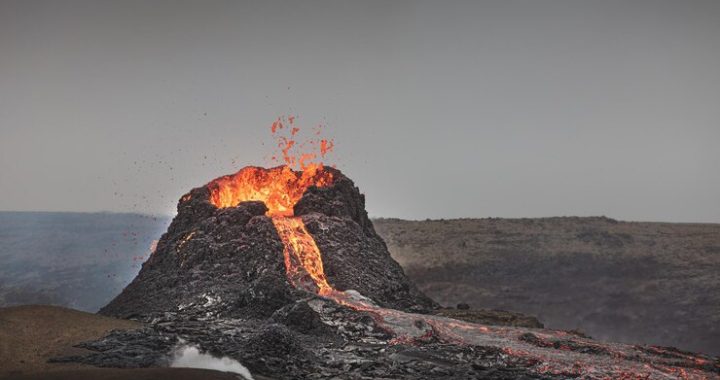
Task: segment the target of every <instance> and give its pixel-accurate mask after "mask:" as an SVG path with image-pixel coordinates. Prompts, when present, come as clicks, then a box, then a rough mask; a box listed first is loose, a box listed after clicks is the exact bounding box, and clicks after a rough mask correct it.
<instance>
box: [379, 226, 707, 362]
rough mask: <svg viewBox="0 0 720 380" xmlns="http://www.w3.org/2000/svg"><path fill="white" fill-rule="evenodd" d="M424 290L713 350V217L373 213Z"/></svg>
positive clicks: (619, 335) (596, 330)
mask: <svg viewBox="0 0 720 380" xmlns="http://www.w3.org/2000/svg"><path fill="white" fill-rule="evenodd" d="M374 224H375V228H376V230H377V231H378V233H379V234H380V235H381V236H382V237H383V238H384V239H385V241H386V243H387V244H388V247H389V249H390V252H391V254H392V255H393V257H394V258H395V260H397V261H398V262H399V263H400V264H401V265H402V266H403V267H404V269H405V272H406V273H407V274H408V276H409V277H410V278H411V279H412V280H413V281H414V282H415V283H416V284H417V285H418V287H419V288H420V289H421V290H422V291H423V292H425V293H426V294H427V295H429V296H430V297H432V298H433V299H435V300H436V301H438V302H440V303H441V304H444V305H455V304H457V303H460V302H465V303H468V304H470V305H471V306H472V307H475V308H497V309H505V310H512V311H517V312H522V313H526V314H530V315H535V316H537V317H538V318H539V319H540V321H541V322H542V323H544V324H545V326H546V327H550V328H562V329H580V330H582V331H583V332H585V333H587V334H589V335H591V336H593V337H595V338H599V339H604V340H612V341H623V342H628V343H648V344H660V345H669V346H676V347H679V348H682V349H688V350H698V351H701V352H707V353H712V354H718V353H720V225H715V224H671V223H638V222H618V221H615V220H612V219H609V218H604V217H588V218H579V217H562V218H543V219H497V218H490V219H456V220H432V221H430V220H428V221H404V220H399V219H377V220H374Z"/></svg>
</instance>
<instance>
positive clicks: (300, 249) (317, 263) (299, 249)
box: [272, 216, 333, 296]
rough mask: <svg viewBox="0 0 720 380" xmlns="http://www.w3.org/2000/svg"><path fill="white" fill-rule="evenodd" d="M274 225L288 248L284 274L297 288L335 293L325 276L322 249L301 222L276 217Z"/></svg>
mask: <svg viewBox="0 0 720 380" xmlns="http://www.w3.org/2000/svg"><path fill="white" fill-rule="evenodd" d="M272 221H273V224H274V225H275V228H276V229H277V232H278V235H280V239H282V242H283V245H284V246H285V249H284V251H283V255H284V256H285V272H286V273H287V276H288V280H290V282H291V283H292V284H293V286H295V287H296V288H298V289H304V290H307V291H311V292H314V293H317V294H319V295H323V296H327V295H329V294H331V293H332V292H333V288H332V286H330V284H329V283H328V281H327V278H326V277H325V270H324V269H323V263H322V257H321V256H320V249H318V247H317V244H315V239H313V237H312V236H311V235H310V234H309V233H308V231H307V229H306V228H305V223H303V221H302V219H300V218H297V217H294V218H287V217H281V216H279V217H273V218H272Z"/></svg>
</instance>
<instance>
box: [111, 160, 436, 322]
mask: <svg viewBox="0 0 720 380" xmlns="http://www.w3.org/2000/svg"><path fill="white" fill-rule="evenodd" d="M320 252H322V256H321V253H320ZM348 289H353V290H355V291H357V292H359V293H360V294H363V295H365V296H366V297H369V298H370V299H372V300H374V301H375V302H377V303H378V305H380V306H383V307H388V308H393V309H398V310H407V311H425V312H427V311H429V310H431V309H432V308H434V307H435V306H436V304H435V303H434V302H433V301H432V300H430V299H429V298H428V297H426V296H425V295H423V294H422V293H421V292H420V291H419V290H417V288H415V286H414V285H413V284H412V283H411V282H410V281H409V280H408V279H407V277H405V274H404V273H403V270H402V268H401V267H400V265H399V264H398V263H397V262H395V261H394V260H393V259H392V258H391V257H390V254H389V253H388V250H387V247H386V245H385V243H384V242H383V240H382V239H381V238H380V237H379V236H378V235H377V233H375V230H374V229H373V226H372V223H371V222H370V220H369V219H368V216H367V212H366V211H365V199H364V197H363V195H362V194H360V191H359V190H358V188H357V187H356V186H355V185H354V184H353V182H352V181H351V180H350V179H348V178H347V177H346V176H344V175H343V174H342V173H341V172H340V171H339V170H336V169H333V168H329V167H324V166H319V165H312V166H310V167H307V168H306V169H305V170H304V171H301V172H299V171H294V170H292V169H290V167H288V166H279V167H275V168H271V169H264V168H259V167H246V168H244V169H242V170H240V171H239V172H237V173H235V174H233V175H228V176H224V177H220V178H217V179H215V180H213V181H212V182H210V183H209V184H207V185H206V186H202V187H198V188H196V189H193V190H192V191H190V192H189V193H188V194H186V195H184V196H183V197H182V198H181V199H180V202H179V204H178V214H177V216H176V217H175V219H174V220H173V221H172V223H171V224H170V226H169V228H168V231H167V233H165V234H164V235H163V236H162V238H161V239H160V241H159V242H158V244H157V248H156V250H155V252H154V253H153V254H152V255H151V257H150V258H149V259H148V261H147V262H146V263H145V264H144V265H143V267H142V269H141V271H140V273H139V274H138V276H137V277H136V278H135V280H134V281H133V282H132V283H131V284H130V285H129V286H128V287H127V288H125V289H124V290H123V292H122V293H121V294H120V295H119V296H118V297H117V298H115V299H114V300H113V301H112V302H110V304H108V305H107V306H105V307H104V308H103V309H102V310H101V311H100V313H101V314H104V315H109V316H116V317H123V318H127V317H138V316H148V315H151V314H152V313H158V312H166V311H176V310H178V308H180V307H183V306H184V305H201V304H204V303H205V302H202V301H204V300H206V299H213V300H217V301H218V302H217V303H218V304H222V305H224V306H226V308H225V309H224V310H222V313H221V315H222V316H231V317H234V316H245V315H253V316H269V315H271V314H272V313H273V312H275V311H277V310H278V309H280V308H282V307H283V306H285V305H288V304H290V303H292V302H295V301H296V300H298V299H301V298H303V297H305V296H307V294H306V293H312V294H319V295H329V294H330V293H338V291H342V290H348ZM338 294H339V293H338Z"/></svg>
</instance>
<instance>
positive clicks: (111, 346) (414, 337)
mask: <svg viewBox="0 0 720 380" xmlns="http://www.w3.org/2000/svg"><path fill="white" fill-rule="evenodd" d="M243 170H246V172H243V171H242V170H241V172H238V173H237V174H235V175H230V176H225V177H221V179H218V180H215V181H213V182H211V183H210V184H208V185H206V186H201V187H198V188H196V189H193V190H191V191H190V192H189V193H188V194H186V195H184V196H183V197H182V198H181V200H180V202H179V203H178V214H177V216H176V217H175V218H174V220H173V222H172V223H171V225H170V226H169V228H168V231H167V232H166V233H165V234H164V235H163V236H162V238H161V239H160V241H159V243H158V244H157V249H156V251H155V253H154V254H153V255H152V256H151V257H150V258H149V259H148V261H147V262H146V263H145V264H144V265H143V267H142V269H141V271H140V273H139V274H138V276H137V277H136V278H135V279H134V280H133V282H132V283H131V284H129V285H128V286H127V287H126V288H125V289H124V290H123V292H122V293H121V294H120V295H119V296H118V297H117V298H115V299H114V300H113V301H112V302H110V303H109V304H108V305H107V306H105V307H104V308H103V309H102V310H101V311H100V313H101V314H104V315H110V316H116V317H121V318H132V319H138V320H141V321H144V322H146V323H147V325H146V326H147V327H145V328H144V329H142V330H138V331H133V332H114V333H111V334H110V335H108V336H107V337H105V338H103V339H101V340H99V341H97V342H87V343H85V344H83V345H82V346H83V347H85V348H88V349H90V350H92V351H93V353H92V354H90V355H87V356H73V357H64V358H57V359H55V360H56V361H73V362H83V363H88V364H93V365H99V366H111V367H147V366H158V365H160V366H162V365H167V363H168V360H169V357H170V355H171V352H172V350H173V349H174V348H175V347H176V345H177V344H178V342H180V341H184V342H187V343H188V344H193V345H196V346H198V347H200V348H201V349H203V350H205V351H207V352H209V353H212V354H215V355H218V356H228V357H231V358H233V359H236V360H239V361H240V362H241V363H243V364H244V365H245V366H247V367H248V368H249V369H250V370H251V372H253V373H256V374H260V375H265V376H269V377H271V378H277V379H323V378H340V379H361V378H392V379H418V378H423V379H478V378H483V379H567V378H586V379H615V378H622V379H666V378H687V379H711V378H718V375H719V374H720V364H719V362H718V359H717V358H711V357H708V356H704V355H700V354H694V353H687V352H682V351H678V350H673V349H667V348H658V347H645V346H632V345H623V344H614V343H602V342H597V341H593V340H592V339H589V338H586V337H580V336H577V335H575V334H571V333H567V332H563V331H554V330H544V329H539V328H521V327H509V326H486V325H480V324H475V323H471V322H465V321H460V320H455V319H451V318H447V317H442V316H437V315H432V314H431V311H432V310H433V309H435V308H436V307H437V304H436V303H435V302H433V301H432V300H431V299H429V298H428V297H426V296H425V295H424V294H422V293H421V292H420V291H419V290H418V289H417V288H416V287H415V286H414V285H413V284H412V283H411V282H410V281H409V280H408V279H407V277H406V276H405V274H404V272H403V270H402V268H401V267H400V266H399V265H398V264H397V262H395V261H394V260H393V259H392V258H391V257H390V254H389V253H388V251H387V247H386V246H385V243H384V242H383V240H382V239H381V238H380V237H379V236H378V235H377V234H376V233H375V230H374V228H373V226H372V223H371V221H370V220H369V219H368V217H367V212H366V211H365V199H364V196H363V195H362V194H361V193H360V191H359V189H358V188H357V187H355V185H354V184H353V182H352V181H351V180H350V179H349V178H347V177H346V176H344V175H343V174H342V173H341V172H340V171H338V170H335V169H332V168H327V167H315V168H313V170H315V172H313V173H303V172H293V171H288V170H290V169H289V168H288V169H285V168H283V167H279V168H273V169H262V168H252V169H251V170H250V169H243ZM248 173H250V174H248ZM273 173H280V174H273ZM273 175H282V176H283V177H282V180H278V179H277V178H269V177H268V176H273ZM223 186H232V187H223ZM248 186H250V187H248ZM298 186H299V187H298ZM268 189H270V190H268ZM273 189H275V190H273ZM277 189H284V190H277ZM273 191H275V192H277V191H281V193H273ZM283 192H284V193H283Z"/></svg>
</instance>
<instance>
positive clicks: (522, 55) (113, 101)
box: [0, 0, 720, 222]
mask: <svg viewBox="0 0 720 380" xmlns="http://www.w3.org/2000/svg"><path fill="white" fill-rule="evenodd" d="M283 114H296V115H299V123H300V125H301V126H305V127H306V128H308V129H309V128H310V127H312V126H314V125H316V124H318V123H324V124H326V125H327V131H328V135H329V136H330V137H333V138H334V139H335V143H336V147H335V153H334V155H333V156H332V157H333V159H332V160H331V162H334V163H336V164H337V165H338V167H339V168H340V169H341V170H343V171H344V172H345V173H346V174H348V175H349V176H350V177H351V178H352V179H353V180H355V182H356V184H357V185H358V186H359V187H360V189H361V190H362V191H363V192H364V193H365V194H366V196H367V205H368V211H369V212H370V214H371V215H373V216H396V217H402V218H415V219H421V218H426V217H430V218H440V217H446V218H447V217H488V216H500V217H538V216H556V215H607V216H610V217H614V218H618V219H625V220H657V221H683V222H720V147H719V146H718V145H719V143H720V1H714V0H710V1H661V0H658V1H628V0H621V1H607V0H603V1H579V0H568V1H536V0H527V1H510V0H501V1H500V0H499V1H474V2H452V1H435V2H424V1H352V2H350V1H338V0H328V1H286V2H274V1H257V2H252V3H250V2H239V1H127V0H123V1H28V0H20V1H4V0H0V210H73V211H96V210H111V211H141V212H152V213H166V214H171V213H173V212H174V206H175V203H176V201H177V199H178V198H179V196H180V195H182V194H183V193H184V192H186V191H187V190H189V189H190V188H192V187H195V186H199V185H202V184H204V183H206V182H207V181H209V180H211V179H212V178H214V177H216V176H219V175H222V174H227V173H231V172H234V171H236V170H237V169H239V168H240V167H242V166H244V165H248V164H268V160H267V157H268V154H269V153H271V149H270V146H269V145H270V143H271V142H272V140H271V139H270V136H269V126H270V123H271V122H272V121H273V120H274V119H275V118H276V117H278V116H280V115H283ZM263 143H264V144H265V145H262V144H263Z"/></svg>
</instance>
